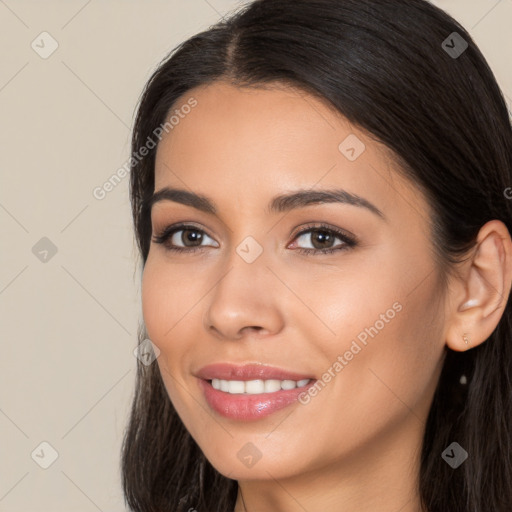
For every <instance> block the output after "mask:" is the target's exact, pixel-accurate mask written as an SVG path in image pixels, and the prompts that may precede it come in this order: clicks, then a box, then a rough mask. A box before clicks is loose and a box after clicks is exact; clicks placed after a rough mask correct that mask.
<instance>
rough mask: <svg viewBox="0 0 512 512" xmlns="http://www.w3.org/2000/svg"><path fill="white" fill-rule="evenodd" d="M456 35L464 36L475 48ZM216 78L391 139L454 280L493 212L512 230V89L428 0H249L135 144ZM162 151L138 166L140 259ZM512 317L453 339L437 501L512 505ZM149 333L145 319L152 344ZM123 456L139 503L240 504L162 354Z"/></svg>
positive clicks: (437, 438)
mask: <svg viewBox="0 0 512 512" xmlns="http://www.w3.org/2000/svg"><path fill="white" fill-rule="evenodd" d="M453 32H457V34H458V35H459V36H460V38H462V40H463V41H465V42H466V43H467V48H465V50H464V51H462V50H463V49H464V45H463V42H462V40H461V39H456V40H454V39H453V37H457V36H453ZM450 37H451V38H452V39H450ZM446 41H448V42H446ZM450 49H451V50H450ZM456 50H458V51H459V53H460V52H461V51H462V53H460V55H457V54H456V53H454V51H456ZM218 80H223V81H228V82H230V83H232V84H234V85H236V86H238V87H259V86H265V84H272V83H277V84H284V85H288V86H291V87H294V88H295V89H297V90H300V91H304V92H305V93H309V94H313V95H315V96H316V97H318V98H322V99H323V100H325V101H327V102H328V103H329V104H331V105H332V106H333V107H334V108H335V109H337V111H339V112H340V113H341V114H342V115H344V116H345V117H346V118H347V119H348V120H349V121H350V122H351V123H352V124H353V125H354V126H357V127H359V128H361V129H363V130H366V132H367V133H369V134H371V136H372V137H373V138H374V139H375V140H377V141H379V142H381V143H383V144H385V145H386V146H387V147H389V148H390V149H391V151H392V152H393V155H394V157H395V160H396V164H397V165H396V171H397V172H400V173H402V174H403V175H404V176H406V177H407V178H409V179H410V180H411V181H412V182H413V183H414V184H415V185H416V186H417V187H418V189H419V190H421V191H422V192H423V193H424V194H425V196H426V197H427V199H428V201H429V204H430V205H431V207H432V210H433V212H434V214H433V218H432V219H431V222H432V227H433V230H432V232H433V234H434V235H433V240H432V247H433V248H434V251H433V253H434V254H435V255H436V258H437V261H438V262H439V263H441V266H440V268H441V269H442V270H443V272H442V275H443V276H444V277H446V276H447V275H448V274H449V273H450V272H451V271H452V270H453V266H454V264H455V263H456V262H457V261H458V260H460V259H461V258H462V257H464V255H466V254H467V251H468V249H470V248H472V247H473V246H474V244H475V239H476V236H477V233H478V231H479V229H480V228H481V227H482V226H483V225H484V224H485V223H486V222H487V221H489V220H492V219H499V220H501V221H503V222H504V224H505V225H506V226H507V228H508V230H509V232H512V210H511V208H512V202H511V200H509V199H507V197H506V194H504V191H505V190H506V189H507V188H508V187H510V186H512V130H511V123H510V117H509V113H508V110H507V106H506V103H505V100H504V97H503V95H502V93H501V91H500V89H499V87H498V85H497V82H496V79H495V77H494V75H493V73H492V71H491V69H490V68H489V66H488V64H487V62H486V60H485V58H484V57H483V55H482V54H481V52H480V51H479V49H478V48H477V46H476V44H475V42H474V41H473V40H472V38H471V37H470V35H469V34H468V33H467V32H466V30H465V29H464V28H463V27H462V26H461V25H460V24H459V23H457V21H455V20H454V19H453V18H451V17H450V16H449V15H447V14H446V13H445V12H443V11H442V10H440V9H439V8H437V7H435V6H433V5H432V4H430V3H429V2H427V1H424V0H258V1H254V2H252V3H250V4H246V5H243V6H241V7H239V8H238V9H237V10H235V11H234V12H233V13H231V15H230V16H229V17H227V18H225V19H222V20H221V21H220V22H218V23H217V24H215V25H213V26H212V27H210V28H209V29H208V30H206V31H203V32H201V33H199V34H197V35H195V36H193V37H191V38H190V39H188V40H187V41H185V42H183V43H182V44H180V45H179V46H178V47H176V48H175V49H174V50H173V51H172V52H171V53H170V54H169V55H168V56H167V57H166V58H165V59H164V60H163V61H162V62H161V63H160V65H159V66H158V68H157V69H156V71H155V72H154V73H153V75H152V76H151V78H150V80H149V81H148V83H147V85H146V87H145V89H144V91H143V94H142V96H141V99H140V103H139V107H138V111H137V116H136V121H135V126H134V130H133V138H132V151H133V153H134V154H135V153H137V154H138V151H139V150H140V148H141V147H142V146H144V145H147V144H148V138H152V139H155V135H154V134H155V129H156V128H158V127H159V126H162V125H163V124H164V123H165V122H166V119H167V116H168V115H169V112H170V110H171V109H172V108H173V106H174V104H175V102H176V100H177V99H178V98H180V97H181V96H182V95H184V96H183V97H185V98H186V97H187V94H186V93H188V92H189V91H191V90H192V89H193V88H194V87H196V86H200V85H204V84H211V83H213V82H215V81H218ZM155 152H156V150H155V149H153V150H152V151H150V153H149V155H147V156H145V157H144V158H140V159H139V158H136V159H133V160H132V165H131V180H130V193H131V202H132V211H133V220H134V227H135V234H136V239H137V244H138V249H139V250H140V256H141V260H142V267H144V264H145V262H146V259H147V256H148V251H149V245H150V239H151V219H150V213H149V209H148V201H149V198H150V196H151V194H152V193H153V191H154V183H155V182H154V163H155ZM507 299H508V298H507ZM511 314H512V313H511V303H510V301H508V302H507V305H506V309H505V311H504V313H503V315H502V318H501V320H500V322H499V324H498V326H497V328H496V329H495V330H494V332H493V333H492V335H491V336H490V338H489V339H488V340H487V341H486V342H485V343H483V344H481V345H479V346H477V347H475V348H472V349H470V350H467V351H465V352H455V351H452V350H450V349H448V348H447V349H446V352H447V353H446V357H445V360H444V366H443V369H442V373H441V376H440V379H439V383H438V386H437V389H436V392H435V395H434V399H433V402H432V405H431V409H430V412H429V416H428V419H427V424H426V431H425V436H424V440H423V446H422V457H421V469H420V482H419V485H420V493H421V498H422V500H423V504H424V507H425V508H426V509H427V510H428V511H429V512H447V511H449V512H487V511H493V512H510V510H512V429H511V424H512V380H511V374H512V331H511V328H512V325H511ZM146 337H147V334H146V332H145V329H144V326H141V328H140V331H139V341H142V340H143V339H145V338H146ZM462 374H464V375H465V376H466V379H467V383H466V384H461V382H460V377H461V375H462ZM453 441H456V442H457V443H459V444H460V445H461V446H462V447H463V448H464V449H465V450H466V451H467V452H468V454H469V457H468V459H467V460H466V461H465V462H464V463H463V464H462V465H461V466H460V467H458V468H457V469H452V468H451V467H450V466H449V465H448V464H447V463H446V462H445V461H444V460H443V459H442V457H441V454H442V452H443V451H444V450H445V448H446V447H448V446H449V445H450V444H451V443H452V442H453ZM121 466H122V482H123V490H124V494H125V499H126V502H127V504H128V505H129V507H130V508H131V509H132V510H133V511H136V512H143V511H144V512H149V511H154V512H167V511H169V512H171V511H172V512H176V511H188V510H190V509H196V510H198V511H199V512H232V511H233V508H234V505H235V501H236V495H237V486H238V484H237V482H236V481H235V480H231V479H229V478H226V477H225V476H223V475H221V474H220V473H219V472H217V471H216V470H215V469H214V468H213V466H212V465H211V464H210V463H209V462H208V460H206V458H205V457H204V455H203V453H202V451H201V450H200V449H199V447H198V446H197V444H196V443H195V442H194V440H193V439H192V438H191V436H190V435H189V433H188V431H187V430H186V428H185V427H184V425H183V423H182V421H181V420H180V418H179V417H178V415H177V413H176V411H175V409H174V407H173V405H172V403H171V402H170V400H169V397H168V395H167V392H166V390H165V387H164V384H163V381H162V379H161V376H160V373H159V370H158V365H157V364H156V363H155V364H152V365H149V366H146V365H144V364H142V363H138V370H137V381H136V390H135V396H134V399H133V405H132V410H131V415H130V418H129V423H128V426H127V429H126V432H125V437H124V444H123V448H122V461H121Z"/></svg>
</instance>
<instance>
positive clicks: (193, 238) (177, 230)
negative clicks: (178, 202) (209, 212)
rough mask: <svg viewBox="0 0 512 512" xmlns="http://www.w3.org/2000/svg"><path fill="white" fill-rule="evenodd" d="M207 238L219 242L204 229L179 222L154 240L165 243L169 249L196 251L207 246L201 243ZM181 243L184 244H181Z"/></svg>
mask: <svg viewBox="0 0 512 512" xmlns="http://www.w3.org/2000/svg"><path fill="white" fill-rule="evenodd" d="M206 239H210V240H211V241H212V242H213V243H214V244H217V242H215V240H213V239H212V238H210V237H209V236H208V235H207V234H206V233H205V232H204V231H203V230H202V229H199V228H196V227H195V226H192V225H188V224H179V225H175V226H168V227H166V228H165V229H164V230H163V231H162V232H161V233H159V234H158V235H157V236H155V237H154V238H153V242H154V243H156V244H163V245H164V246H165V248H166V249H167V250H169V251H176V252H194V251H197V250H198V249H202V248H203V247H207V246H206V245H201V242H203V241H205V240H206ZM180 243H181V244H182V245H179V244H180ZM177 244H178V245H177ZM215 247H219V245H218V244H217V245H215Z"/></svg>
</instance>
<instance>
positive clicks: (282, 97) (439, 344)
mask: <svg viewBox="0 0 512 512" xmlns="http://www.w3.org/2000/svg"><path fill="white" fill-rule="evenodd" d="M190 97H194V98H195V100H196V101H197V105H196V106H195V107H194V108H192V109H182V110H181V112H182V113H183V112H188V113H187V114H186V115H185V114H182V115H181V116H180V117H179V122H177V123H175V124H174V127H173V129H172V130H170V131H169V133H168V134H166V135H165V136H164V138H163V139H162V141H161V142H160V144H159V146H158V148H157V155H156V167H155V191H156V192H158V191H161V190H163V189H165V188H168V189H179V190H181V191H184V192H185V193H186V195H185V194H181V195H177V194H174V195H172V197H174V200H173V199H172V197H171V194H170V193H169V194H167V198H165V194H163V195H162V194H161V195H160V200H155V202H154V204H153V206H152V211H151V221H152V229H153V237H157V236H159V235H161V234H162V232H163V231H164V230H166V228H168V227H169V226H176V225H179V224H186V225H187V228H186V229H183V227H181V228H177V229H175V231H174V232H173V233H171V234H170V235H169V236H168V237H167V240H166V241H165V242H164V243H156V242H155V241H154V240H152V242H151V247H150V251H149V256H148V259H147V262H146V264H145V268H144V273H143V283H142V301H143V315H144V321H145V325H146V328H147V332H148V335H149V338H150V339H151V341H152V342H153V343H154V344H155V345H156V346H157V347H158V349H159V350H160V351H161V352H160V356H159V357H158V359H157V362H158V365H159V369H160V371H161V374H162V377H163V380H164V383H165V386H166V389H167V392H168V394H169V397H170V399H171V400H172V403H173V404H174V407H175V408H176V410H177V412H178V414H179V415H180V417H181V419H182V421H183V423H184V425H185V426H186V428H187V429H188V430H189V432H190V433H191V435H192V436H193V438H194V439H195V440H196V442H197V443H198V445H199V446H200V448H201V449H202V450H203V451H204V453H205V455H206V457H207V458H208V459H209V460H210V462H211V463H212V464H213V465H214V466H215V467H216V468H217V469H218V470H219V471H220V472H221V473H223V474H224V475H226V476H229V477H230V478H233V479H267V478H269V475H271V476H272V477H274V478H280V477H281V478H283V477H287V476H292V475H297V474H303V473H305V472H308V471H311V470H320V469H322V468H326V467H328V466H333V465H336V467H338V468H342V467H345V466H344V465H345V464H346V465H347V466H346V467H349V468H350V471H351V472H352V473H354V472H355V471H357V470H358V468H359V469H360V470H361V471H368V470H369V466H370V461H374V460H375V458H376V457H378V458H379V459H380V460H381V461H383V464H384V463H385V461H386V459H387V458H388V457H393V461H396V460H398V459H401V460H403V461H409V460H410V458H411V456H413V455H414V456H415V457H418V456H419V451H418V452H416V451H414V450H417V449H418V447H419V443H420V441H421V438H422V435H423V428H424V421H425V419H426V415H427V413H428V409H429V407H430V403H431V398H432V395H433V392H434V389H435V385H436V383H437V379H438V376H439V369H440V362H441V359H442V356H443V348H444V332H445V331H444V330H445V324H444V313H445V310H444V304H445V301H444V295H443V290H442V289H441V288H440V285H439V284H438V277H439V274H438V272H437V270H436V267H435V264H434V258H433V252H432V244H431V239H430V232H429V224H428V222H429V215H430V214H429V208H428V206H427V204H426V202H425V200H424V198H423V197H422V196H421V195H420V193H419V191H418V190H417V189H416V188H415V187H414V186H412V185H410V184H408V183H407V182H406V181H405V180H404V179H403V178H401V177H400V176H399V175H398V174H397V173H396V171H395V170H394V169H393V164H392V163H391V161H390V160H389V158H388V157H387V156H386V155H387V153H386V151H385V148H384V147H383V146H382V145H381V144H378V143H376V142H375V141H374V140H372V139H370V138H369V137H368V136H367V135H365V133H364V132H361V131H360V130H358V129H356V128H355V127H352V126H351V124H350V123H349V122H348V121H347V120H346V119H345V118H343V117H341V116H340V115H339V114H336V113H334V112H333V110H331V109H329V108H328V107H327V106H326V105H325V104H324V103H323V102H321V101H320V100H318V99H315V98H314V97H312V96H310V95H307V94H305V93H300V94H299V93H298V92H296V91H294V90H292V89H290V88H284V87H282V88H274V89H272V90H271V89H267V90H263V89H257V90H256V89H237V88H234V87H233V86H230V85H228V84H223V83H222V84H221V83H216V84H213V85H210V86H208V87H201V88H197V89H194V90H193V91H190V93H188V94H187V95H185V96H183V99H180V102H181V103H180V104H181V105H184V104H186V103H187V100H188V99H189V98H190ZM180 104H178V105H177V106H176V107H175V108H174V109H173V110H175V109H180ZM375 115H378V113H375ZM363 144H364V146H363ZM321 191H323V192H327V193H329V192H331V191H332V192H333V194H332V195H331V196H330V197H327V196H325V197H324V200H323V201H322V202H320V201H318V195H317V196H316V199H317V200H314V201H313V200H311V201H309V202H308V200H307V199H308V194H309V195H312V196H311V197H310V199H315V197H314V196H313V194H317V193H318V192H321ZM334 191H337V194H335V193H334ZM341 191H345V192H344V193H342V192H341ZM298 193H301V194H306V195H304V196H300V195H297V196H296V197H295V199H289V200H286V199H280V200H276V197H278V196H279V197H281V196H287V195H295V194H298ZM190 194H197V195H200V196H204V197H205V198H207V200H208V202H209V203H211V204H210V205H208V206H205V205H206V203H205V202H204V201H203V202H201V203H200V204H197V205H196V206H197V207H194V206H193V204H192V201H191V200H190V196H189V195H190ZM343 194H345V195H343ZM349 194H350V195H352V196H354V197H355V196H358V197H359V200H357V201H348V200H347V198H348V197H352V196H349ZM162 196H164V197H162ZM326 197H327V198H326ZM199 206H202V208H200V207H199ZM379 212H380V213H379ZM340 233H341V236H340ZM172 247H178V248H181V249H185V250H182V251H180V252H178V251H173V250H171V248H172ZM194 248H196V250H195V251H194V250H193V249H194ZM322 249H331V252H322ZM217 363H219V364H221V363H225V364H227V365H234V366H243V365H247V364H251V365H259V366H257V368H261V367H262V366H263V367H270V368H266V371H267V373H264V372H263V373H258V371H255V372H248V373H243V372H242V373H237V371H236V370H233V369H231V368H230V367H229V366H227V367H226V366H220V367H218V368H217V370H219V371H220V372H221V373H212V371H208V370H209V369H208V368H207V369H206V370H205V367H206V366H207V365H212V364H217ZM253 370H254V368H253ZM222 372H224V373H222ZM286 372H289V373H290V375H287V374H286ZM201 377H204V379H203V378H201ZM222 377H224V378H222ZM214 378H215V381H213V382H212V383H210V380H213V379H214ZM217 379H220V380H217ZM306 379H310V380H309V381H308V383H307V384H305V382H304V381H306ZM228 381H231V382H228ZM240 381H242V382H240ZM247 381H252V382H250V383H249V384H247ZM261 381H263V382H261ZM264 381H274V382H270V383H268V382H264ZM275 381H277V382H275ZM283 381H286V382H284V383H283ZM297 381H299V382H298V384H299V385H300V386H301V388H300V389H297V387H295V389H288V388H293V387H294V386H297ZM212 384H213V385H212ZM304 384H305V385H304ZM214 387H221V389H219V390H217V389H214ZM222 389H224V391H223V390H222ZM277 389H279V391H276V390H277ZM228 390H230V391H231V392H229V391H228ZM315 390H316V391H315ZM246 391H249V392H250V393H245V392H246ZM254 393H255V394H254ZM411 450H413V451H411ZM356 461H357V462H356ZM372 464H373V462H372Z"/></svg>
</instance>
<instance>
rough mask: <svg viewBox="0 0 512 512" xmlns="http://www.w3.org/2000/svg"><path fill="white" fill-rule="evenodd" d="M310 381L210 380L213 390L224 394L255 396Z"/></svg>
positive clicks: (302, 384)
mask: <svg viewBox="0 0 512 512" xmlns="http://www.w3.org/2000/svg"><path fill="white" fill-rule="evenodd" d="M309 380H310V379H302V380H299V381H294V380H276V379H270V380H247V381H244V380H223V379H212V382H211V383H212V387H213V389H218V390H220V391H224V392H226V393H231V394H234V395H235V394H241V393H245V394H248V395H256V394H260V393H274V392H275V391H279V390H281V389H284V390H286V389H294V388H296V387H297V388H301V387H303V386H305V385H306V384H307V383H308V382H309Z"/></svg>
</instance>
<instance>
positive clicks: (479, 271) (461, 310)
mask: <svg viewBox="0 0 512 512" xmlns="http://www.w3.org/2000/svg"><path fill="white" fill-rule="evenodd" d="M472 254H473V256H472V257H471V258H470V259H469V260H467V261H466V262H464V264H463V269H462V272H460V274H459V275H460V276H462V277H461V278H460V280H458V282H457V285H456V287H455V288H453V289H452V290H451V293H452V295H453V296H452V297H451V301H450V304H451V305H450V307H451V308H452V311H449V312H448V315H447V317H446V318H451V322H450V325H449V326H448V330H447V333H446V344H447V346H448V347H449V348H450V349H452V350H455V351H459V352H460V351H464V350H468V349H469V348H472V347H474V346H477V345H480V344H481V343H483V342H484V341H486V340H487V339H488V338H489V336H490V335H491V334H492V333H493V331H494V330H495V328H496V326H497V325H498V323H499V321H500V319H501V317H502V314H503V311H504V309H505V305H506V304H507V300H508V297H509V294H510V289H511V287H512V242H511V239H510V233H509V232H508V229H507V227H506V226H505V224H503V222H501V221H498V220H492V221H489V222H488V223H486V224H485V225H484V226H483V227H482V228H481V229H480V231H479V233H478V237H477V246H476V248H474V249H473V252H472ZM455 297H457V298H455Z"/></svg>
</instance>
